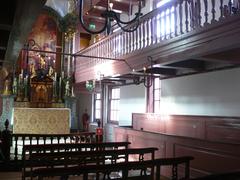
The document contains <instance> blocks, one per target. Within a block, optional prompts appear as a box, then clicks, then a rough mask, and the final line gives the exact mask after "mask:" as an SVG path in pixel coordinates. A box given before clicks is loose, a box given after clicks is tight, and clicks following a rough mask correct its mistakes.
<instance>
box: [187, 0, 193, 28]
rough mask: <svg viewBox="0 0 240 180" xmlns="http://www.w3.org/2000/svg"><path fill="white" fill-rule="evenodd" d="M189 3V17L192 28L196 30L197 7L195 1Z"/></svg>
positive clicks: (191, 0)
mask: <svg viewBox="0 0 240 180" xmlns="http://www.w3.org/2000/svg"><path fill="white" fill-rule="evenodd" d="M188 3H189V4H190V5H189V6H190V9H189V15H190V27H191V28H192V29H195V24H194V23H195V7H194V3H193V0H189V1H188Z"/></svg>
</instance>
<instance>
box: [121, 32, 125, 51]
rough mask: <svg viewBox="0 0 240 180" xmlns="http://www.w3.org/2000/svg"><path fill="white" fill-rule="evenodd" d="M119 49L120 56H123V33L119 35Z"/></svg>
mask: <svg viewBox="0 0 240 180" xmlns="http://www.w3.org/2000/svg"><path fill="white" fill-rule="evenodd" d="M120 42H121V43H120V48H121V55H123V43H124V42H123V32H121V34H120Z"/></svg>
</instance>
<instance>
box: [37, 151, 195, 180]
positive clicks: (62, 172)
mask: <svg viewBox="0 0 240 180" xmlns="http://www.w3.org/2000/svg"><path fill="white" fill-rule="evenodd" d="M191 160H193V157H191V156H183V157H174V158H161V159H153V160H146V161H138V162H136V161H134V162H121V163H116V164H100V165H93V164H88V165H85V166H75V167H69V168H55V169H49V168H40V169H36V170H34V172H33V174H34V176H37V177H38V179H42V178H44V177H47V176H60V177H66V176H69V175H82V176H83V180H88V179H89V174H90V173H95V174H96V175H97V174H99V173H102V179H112V178H111V174H112V173H113V172H115V173H116V172H122V173H120V174H122V175H120V177H118V179H124V180H126V179H129V180H130V179H131V180H133V179H138V180H148V179H151V180H160V175H161V167H163V166H172V168H173V170H172V179H173V180H177V179H179V177H178V174H176V170H177V168H178V166H179V165H182V164H184V165H185V175H184V179H189V170H190V165H189V164H190V161H191ZM143 169H151V171H150V173H149V174H147V173H142V172H143V171H142V170H143ZM131 170H139V171H138V172H139V173H138V174H130V173H129V172H130V171H131ZM145 172H146V171H145Z"/></svg>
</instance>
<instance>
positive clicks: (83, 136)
mask: <svg viewBox="0 0 240 180" xmlns="http://www.w3.org/2000/svg"><path fill="white" fill-rule="evenodd" d="M95 135H96V134H95V132H79V133H71V134H12V137H11V139H12V144H13V156H14V157H13V159H14V160H21V159H22V153H21V151H22V147H24V146H25V145H27V144H28V145H33V144H66V143H86V142H88V143H90V142H95V141H96V137H95ZM9 148H10V147H9Z"/></svg>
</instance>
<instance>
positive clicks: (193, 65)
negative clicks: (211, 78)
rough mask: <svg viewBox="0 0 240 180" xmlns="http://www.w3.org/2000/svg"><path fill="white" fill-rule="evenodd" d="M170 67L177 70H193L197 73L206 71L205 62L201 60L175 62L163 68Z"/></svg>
mask: <svg viewBox="0 0 240 180" xmlns="http://www.w3.org/2000/svg"><path fill="white" fill-rule="evenodd" d="M165 66H168V67H172V68H175V69H192V70H195V71H203V70H204V69H205V62H204V61H200V60H194V59H190V60H185V61H180V62H175V63H171V64H167V65H164V66H163V67H165Z"/></svg>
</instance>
